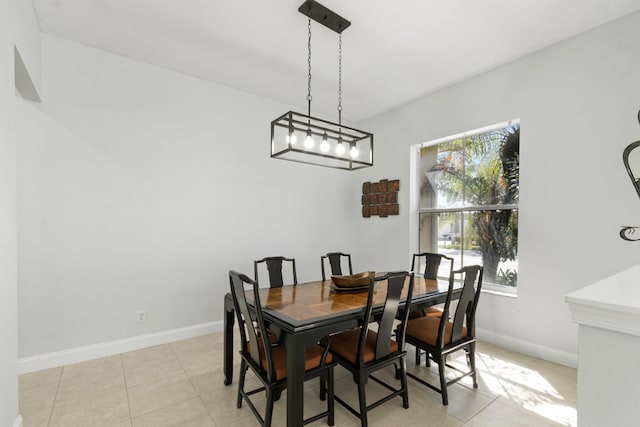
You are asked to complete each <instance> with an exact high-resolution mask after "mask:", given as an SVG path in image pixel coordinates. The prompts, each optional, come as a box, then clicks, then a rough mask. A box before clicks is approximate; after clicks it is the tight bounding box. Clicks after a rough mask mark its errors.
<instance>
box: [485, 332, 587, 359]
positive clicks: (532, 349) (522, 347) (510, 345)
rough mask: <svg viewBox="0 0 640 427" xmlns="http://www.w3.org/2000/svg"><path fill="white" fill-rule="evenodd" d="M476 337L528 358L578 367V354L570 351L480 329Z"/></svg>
mask: <svg viewBox="0 0 640 427" xmlns="http://www.w3.org/2000/svg"><path fill="white" fill-rule="evenodd" d="M476 337H478V339H479V340H480V341H485V342H488V343H490V344H494V345H497V346H500V347H504V348H507V349H509V350H512V351H516V352H518V353H523V354H526V355H528V356H533V357H537V358H539V359H543V360H546V361H549V362H553V363H558V364H560V365H564V366H568V367H570V368H577V367H578V353H572V352H570V351H564V350H560V349H557V348H553V347H548V346H546V345H542V344H536V343H534V342H531V341H526V340H521V339H519V338H515V337H512V336H509V335H503V334H499V333H497V332H493V331H490V330H487V329H481V328H476Z"/></svg>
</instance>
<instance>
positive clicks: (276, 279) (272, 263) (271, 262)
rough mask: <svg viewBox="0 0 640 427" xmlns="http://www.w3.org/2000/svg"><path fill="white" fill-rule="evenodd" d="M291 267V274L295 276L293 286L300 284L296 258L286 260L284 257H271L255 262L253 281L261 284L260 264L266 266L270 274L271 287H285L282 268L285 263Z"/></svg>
mask: <svg viewBox="0 0 640 427" xmlns="http://www.w3.org/2000/svg"><path fill="white" fill-rule="evenodd" d="M285 262H286V263H289V264H290V265H291V274H292V276H293V279H292V280H293V283H291V284H292V285H297V284H298V276H297V274H296V260H295V259H294V258H286V257H283V256H271V257H266V258H262V259H259V260H257V261H254V262H253V279H254V280H255V281H256V282H260V280H259V278H258V269H259V266H260V264H263V263H264V264H265V265H266V267H267V271H268V272H269V287H270V288H279V287H282V286H283V285H284V276H283V274H282V267H283V264H284V263H285Z"/></svg>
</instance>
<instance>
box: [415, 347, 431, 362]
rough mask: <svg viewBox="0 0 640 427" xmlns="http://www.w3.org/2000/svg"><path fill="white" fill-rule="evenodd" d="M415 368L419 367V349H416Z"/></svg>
mask: <svg viewBox="0 0 640 427" xmlns="http://www.w3.org/2000/svg"><path fill="white" fill-rule="evenodd" d="M428 361H429V356H427V362H428ZM416 366H420V349H419V348H418V347H416Z"/></svg>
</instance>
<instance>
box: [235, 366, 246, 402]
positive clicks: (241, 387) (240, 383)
mask: <svg viewBox="0 0 640 427" xmlns="http://www.w3.org/2000/svg"><path fill="white" fill-rule="evenodd" d="M246 374H247V364H246V362H245V361H244V359H242V361H241V362H240V377H239V378H238V401H237V403H236V406H237V407H238V408H242V392H243V391H244V378H245V376H246Z"/></svg>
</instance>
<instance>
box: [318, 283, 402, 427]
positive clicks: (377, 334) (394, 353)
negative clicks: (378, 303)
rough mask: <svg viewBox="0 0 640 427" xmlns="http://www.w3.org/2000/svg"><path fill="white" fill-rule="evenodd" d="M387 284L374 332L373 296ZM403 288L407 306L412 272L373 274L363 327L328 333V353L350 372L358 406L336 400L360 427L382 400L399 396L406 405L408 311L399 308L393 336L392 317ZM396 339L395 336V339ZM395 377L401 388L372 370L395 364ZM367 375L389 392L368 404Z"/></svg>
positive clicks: (398, 303)
mask: <svg viewBox="0 0 640 427" xmlns="http://www.w3.org/2000/svg"><path fill="white" fill-rule="evenodd" d="M385 287H386V298H385V301H384V305H383V307H382V308H378V307H376V312H379V313H380V314H381V316H380V317H379V321H380V323H379V324H378V329H377V331H374V330H372V329H369V323H370V322H371V320H372V316H373V314H374V307H373V306H374V304H373V302H374V295H375V294H376V293H382V292H383V290H384V289H385ZM403 291H406V295H407V296H406V299H407V303H406V304H407V305H409V304H411V297H412V295H413V274H410V273H408V272H406V271H402V272H394V273H387V274H386V275H384V276H381V277H374V278H372V279H371V282H370V284H369V291H368V292H369V293H368V296H367V305H366V308H365V313H364V318H363V320H362V326H361V327H359V328H356V329H351V330H348V331H345V332H340V333H338V334H335V335H332V336H331V353H332V354H333V356H334V359H335V360H336V361H337V362H338V363H339V364H340V365H341V366H343V367H345V368H346V369H348V370H349V371H350V372H351V373H352V374H353V379H354V381H355V382H356V383H357V385H358V401H359V409H355V408H353V407H351V406H350V405H349V404H347V403H346V402H345V401H344V400H343V399H341V398H340V397H339V396H337V395H336V396H335V400H336V401H337V402H338V403H340V404H341V405H342V406H344V407H345V408H347V409H348V410H349V411H350V412H351V413H353V414H354V415H356V416H357V417H359V418H360V423H361V425H362V427H366V426H367V412H368V411H369V410H371V409H373V408H375V407H377V406H379V405H381V404H382V403H384V402H387V401H388V400H390V399H392V398H394V397H396V396H401V397H402V406H403V407H404V408H405V409H406V408H408V407H409V393H408V390H407V371H406V363H405V356H406V354H407V353H406V351H405V350H404V330H405V327H406V325H407V319H408V316H409V313H408V311H407V310H402V312H403V313H404V314H403V317H402V319H401V321H400V324H399V325H398V326H397V329H396V331H395V332H396V333H395V337H393V336H392V334H393V332H394V329H395V327H394V325H395V319H396V316H397V314H398V312H399V311H400V302H401V301H402V300H403ZM394 338H395V339H394ZM396 363H397V365H398V367H397V369H396V378H398V379H399V381H400V387H399V388H395V387H392V386H391V385H389V384H387V383H385V382H383V381H382V380H381V379H379V378H378V377H375V376H373V375H372V373H373V372H375V371H378V370H380V369H383V368H385V367H387V366H389V365H395V364H396ZM368 378H371V379H372V380H374V381H375V382H377V383H379V384H381V385H383V386H384V387H385V388H387V389H388V390H390V391H391V393H390V394H388V395H387V396H385V397H383V398H381V399H379V400H377V401H376V402H373V403H371V404H369V405H367V399H366V384H367V380H368Z"/></svg>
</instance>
